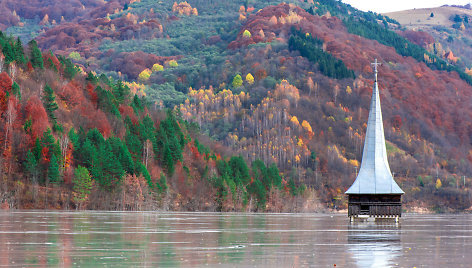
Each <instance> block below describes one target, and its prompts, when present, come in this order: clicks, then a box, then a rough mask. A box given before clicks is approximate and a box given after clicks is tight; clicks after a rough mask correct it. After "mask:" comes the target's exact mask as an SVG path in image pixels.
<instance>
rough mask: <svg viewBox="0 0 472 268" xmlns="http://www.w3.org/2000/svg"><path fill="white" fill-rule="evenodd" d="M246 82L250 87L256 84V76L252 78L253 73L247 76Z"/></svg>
mask: <svg viewBox="0 0 472 268" xmlns="http://www.w3.org/2000/svg"><path fill="white" fill-rule="evenodd" d="M246 82H247V83H248V84H249V85H252V84H254V76H252V74H251V73H248V74H247V75H246Z"/></svg>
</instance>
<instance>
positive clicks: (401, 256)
mask: <svg viewBox="0 0 472 268" xmlns="http://www.w3.org/2000/svg"><path fill="white" fill-rule="evenodd" d="M335 265H336V267H472V215H404V216H403V218H402V219H401V221H400V223H399V224H395V223H389V224H386V223H384V224H376V223H373V222H368V223H354V224H350V223H349V220H348V218H347V216H346V215H338V214H336V215H327V214H241V213H167V212H166V213H160V212H91V211H85V212H68V211H0V266H2V267H12V266H18V267H24V266H40V267H43V266H44V267H46V266H47V267H50V266H61V267H69V266H74V267H95V266H110V267H111V266H112V267H116V266H140V267H202V266H205V267H248V266H249V267H334V266H335Z"/></svg>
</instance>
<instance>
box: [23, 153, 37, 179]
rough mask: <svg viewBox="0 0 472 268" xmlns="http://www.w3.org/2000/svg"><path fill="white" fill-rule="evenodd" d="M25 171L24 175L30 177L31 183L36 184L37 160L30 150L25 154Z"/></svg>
mask: <svg viewBox="0 0 472 268" xmlns="http://www.w3.org/2000/svg"><path fill="white" fill-rule="evenodd" d="M25 171H26V174H27V175H28V176H29V177H30V180H31V182H33V183H37V182H38V181H37V180H38V160H37V159H36V157H35V156H34V154H33V153H32V152H31V150H28V153H27V154H26V161H25Z"/></svg>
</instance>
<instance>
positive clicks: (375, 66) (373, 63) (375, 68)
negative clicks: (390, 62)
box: [371, 58, 382, 82]
mask: <svg viewBox="0 0 472 268" xmlns="http://www.w3.org/2000/svg"><path fill="white" fill-rule="evenodd" d="M371 65H372V66H374V72H375V82H377V66H379V65H382V63H380V62H377V58H375V61H374V62H372V63H371Z"/></svg>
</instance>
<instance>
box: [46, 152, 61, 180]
mask: <svg viewBox="0 0 472 268" xmlns="http://www.w3.org/2000/svg"><path fill="white" fill-rule="evenodd" d="M48 180H49V182H50V183H59V182H60V174H59V163H58V161H57V157H56V155H55V154H53V155H52V156H51V161H50V162H49V168H48Z"/></svg>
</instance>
